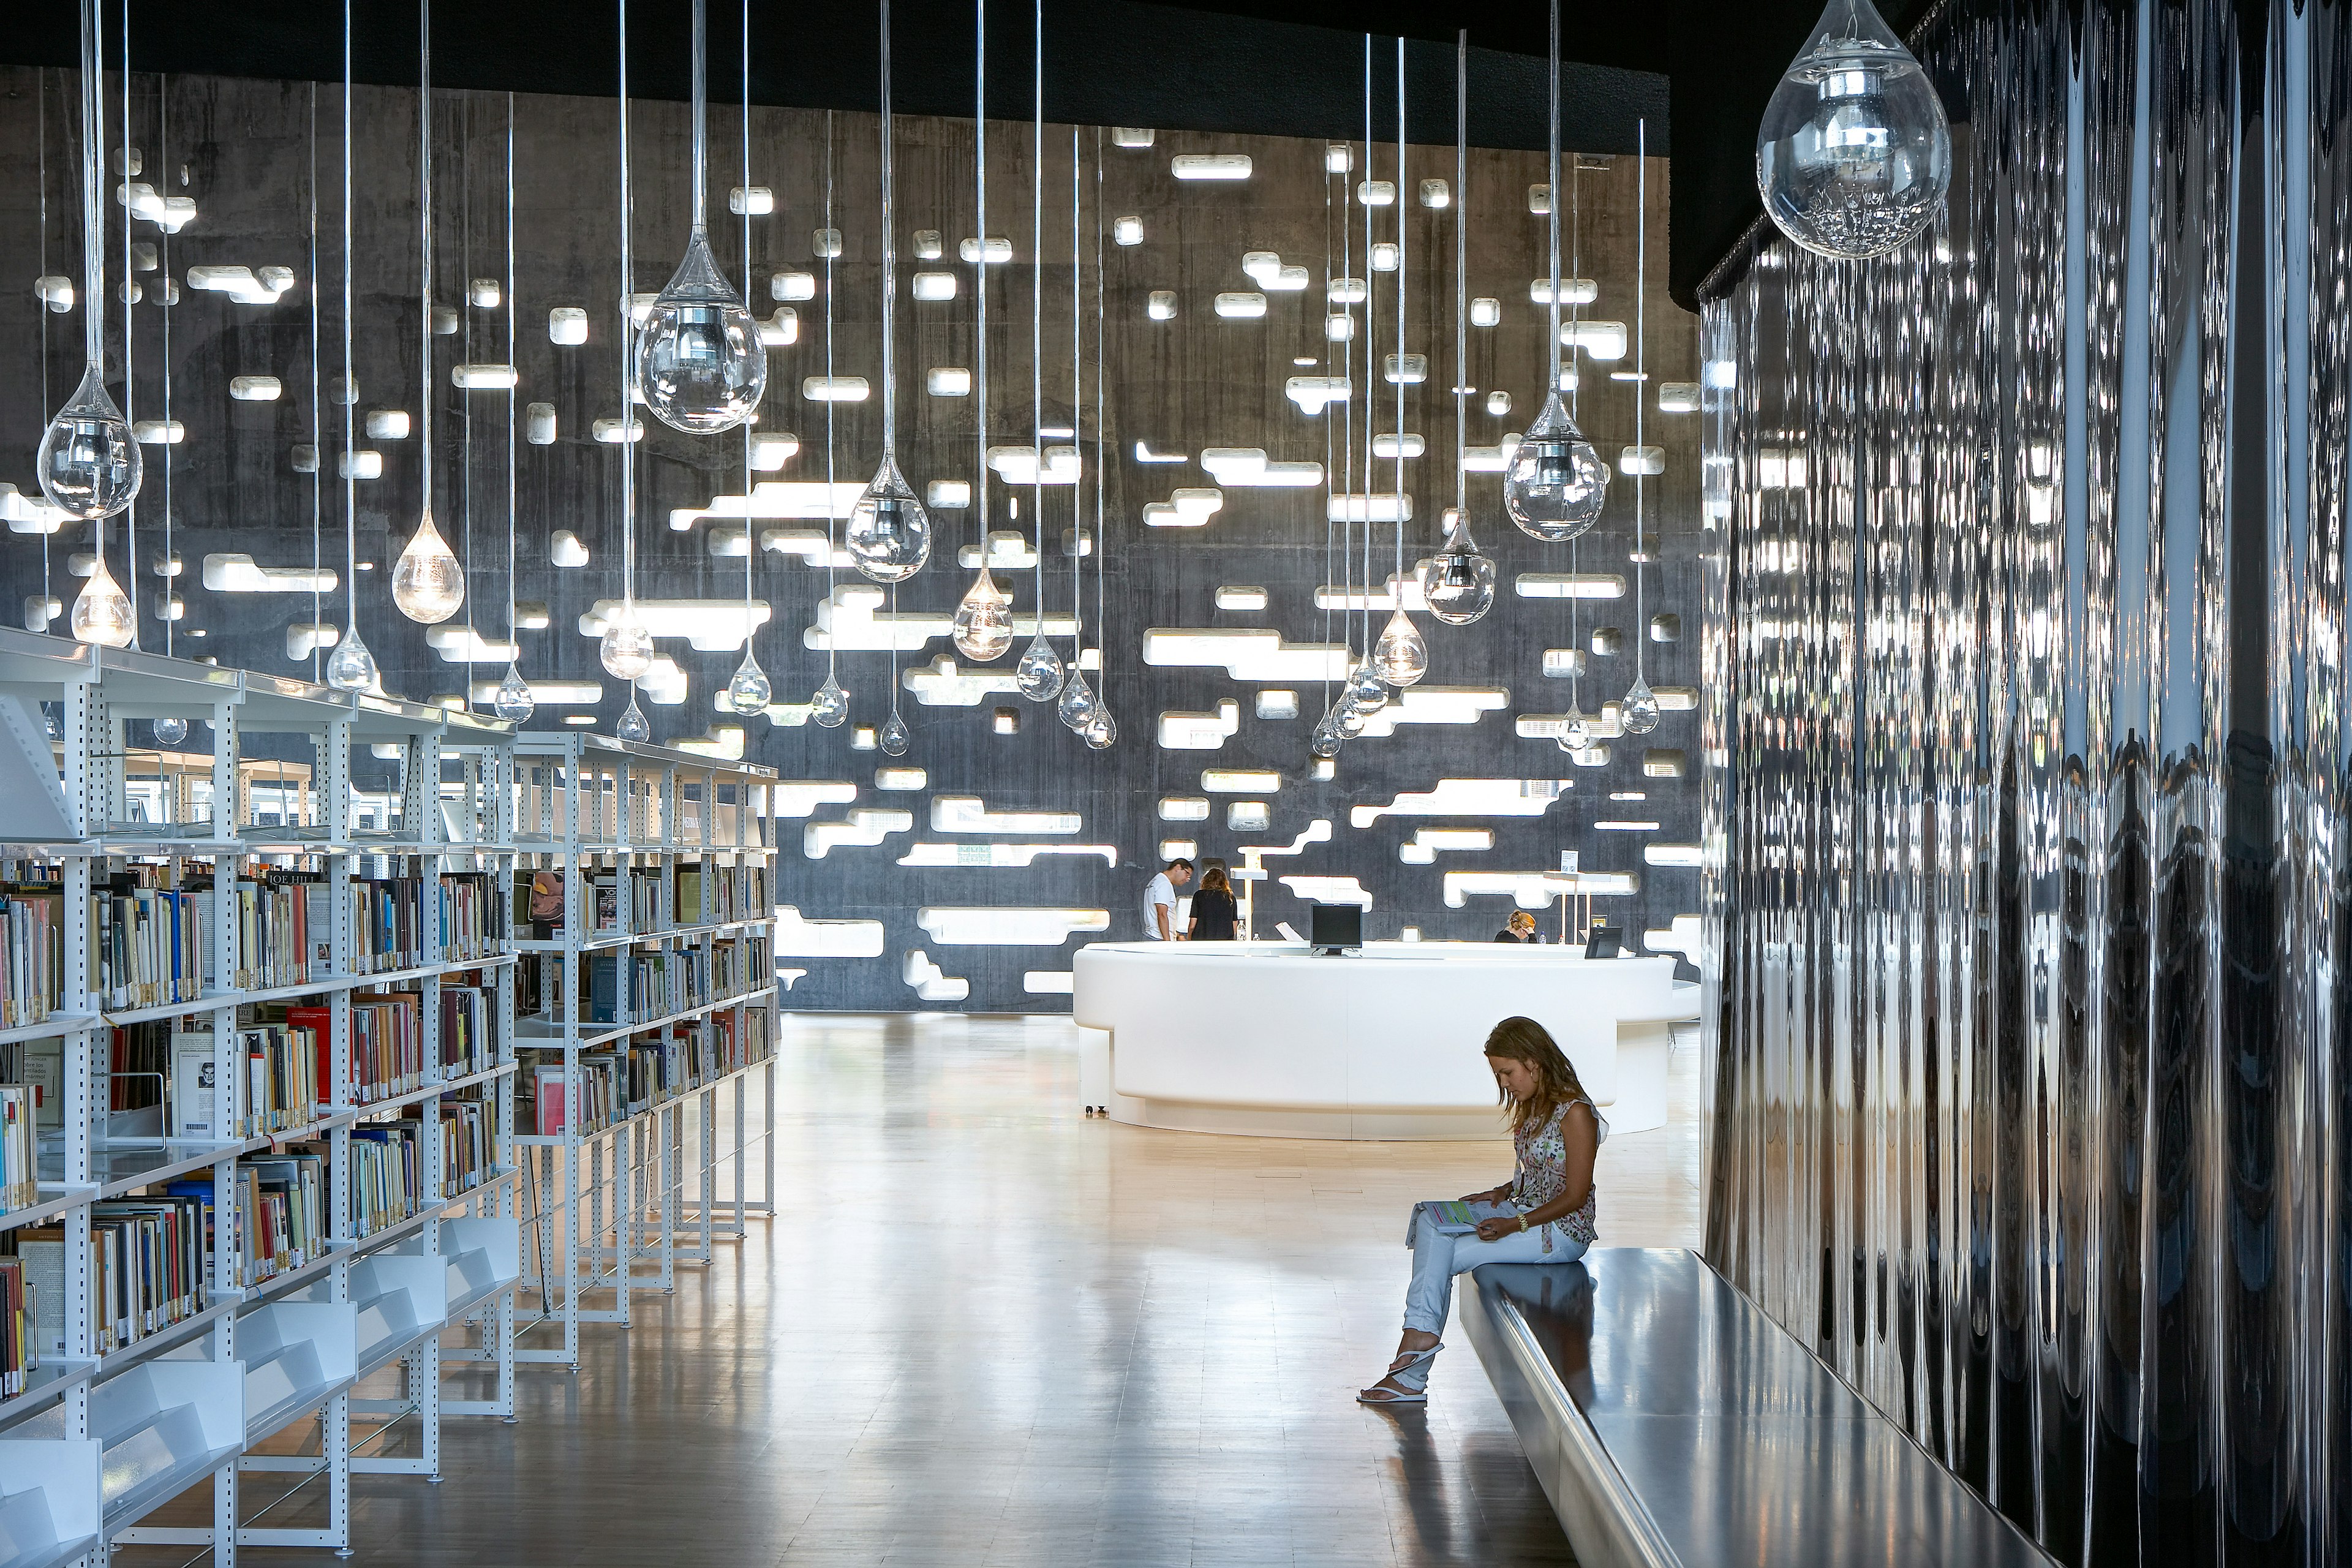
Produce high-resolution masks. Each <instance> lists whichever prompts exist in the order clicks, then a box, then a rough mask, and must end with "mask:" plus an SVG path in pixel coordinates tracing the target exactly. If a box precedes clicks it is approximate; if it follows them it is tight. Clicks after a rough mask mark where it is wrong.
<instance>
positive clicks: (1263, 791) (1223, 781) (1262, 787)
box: [1201, 768, 1282, 795]
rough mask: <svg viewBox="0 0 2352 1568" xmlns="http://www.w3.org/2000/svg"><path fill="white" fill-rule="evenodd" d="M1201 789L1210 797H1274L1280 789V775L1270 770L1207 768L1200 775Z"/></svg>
mask: <svg viewBox="0 0 2352 1568" xmlns="http://www.w3.org/2000/svg"><path fill="white" fill-rule="evenodd" d="M1201 787H1202V789H1204V790H1207V791H1208V792H1209V793H1210V794H1211V795H1275V794H1278V793H1279V792H1280V791H1281V789H1282V775H1281V774H1280V773H1276V772H1274V771H1273V770H1272V769H1260V768H1209V769H1207V770H1205V771H1203V772H1202V774H1201Z"/></svg>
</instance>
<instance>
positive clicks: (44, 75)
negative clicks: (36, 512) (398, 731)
mask: <svg viewBox="0 0 2352 1568" xmlns="http://www.w3.org/2000/svg"><path fill="white" fill-rule="evenodd" d="M33 91H34V105H35V108H36V110H37V113H36V114H35V115H34V132H33V135H34V147H35V156H36V159H37V166H38V168H39V170H40V174H41V180H40V187H41V191H40V203H41V276H42V277H44V278H47V276H49V73H48V72H47V70H46V69H43V68H38V67H36V68H35V69H34V71H33ZM50 314H51V312H50V310H49V309H48V301H47V300H42V301H41V418H42V421H43V426H44V427H45V428H46V427H47V419H48V415H49V316H50ZM51 594H52V589H51V586H50V583H49V531H48V530H47V529H43V530H42V531H41V629H42V630H43V631H45V632H46V631H47V630H48V629H49V627H50V626H51V625H52V623H53V622H54V621H55V620H56V617H55V616H51V615H50V614H49V599H50V596H51ZM312 618H313V619H316V618H317V617H315V616H313V617H312Z"/></svg>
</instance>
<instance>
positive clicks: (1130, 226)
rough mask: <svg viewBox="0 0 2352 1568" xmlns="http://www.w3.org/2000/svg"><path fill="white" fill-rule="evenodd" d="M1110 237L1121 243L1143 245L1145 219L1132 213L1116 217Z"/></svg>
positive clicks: (1111, 227)
mask: <svg viewBox="0 0 2352 1568" xmlns="http://www.w3.org/2000/svg"><path fill="white" fill-rule="evenodd" d="M1110 237H1111V238H1112V239H1113V240H1115V241H1117V242H1118V244H1120V245H1141V244H1142V243H1143V220H1142V219H1141V218H1139V217H1138V216H1134V215H1133V214H1131V213H1130V214H1129V215H1128V216H1125V217H1122V218H1117V219H1114V220H1113V221H1112V223H1111V226H1110Z"/></svg>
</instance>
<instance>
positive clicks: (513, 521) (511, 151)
mask: <svg viewBox="0 0 2352 1568" xmlns="http://www.w3.org/2000/svg"><path fill="white" fill-rule="evenodd" d="M520 308H521V307H520V304H519V303H518V302H517V301H516V300H515V102H514V94H513V93H511V92H509V93H508V94H507V369H508V371H509V373H510V374H513V375H514V376H515V378H516V379H515V384H514V385H512V386H510V387H509V388H508V389H507V646H508V647H509V649H511V650H512V651H511V652H509V654H508V656H507V658H508V662H509V663H510V664H511V663H513V662H515V661H516V660H517V659H518V658H520V656H521V653H522V640H521V638H520V637H519V636H518V635H517V629H516V626H515V529H516V526H517V523H518V521H519V520H518V518H517V516H516V512H517V510H518V508H517V506H516V486H515V476H516V470H517V469H518V468H520V466H521V454H520V452H519V451H518V450H517V443H516V439H515V437H516V432H517V421H516V417H515V405H517V404H518V403H520V402H521V401H522V380H521V377H522V365H521V362H520V360H518V359H517V358H516V355H515V312H516V311H517V310H520Z"/></svg>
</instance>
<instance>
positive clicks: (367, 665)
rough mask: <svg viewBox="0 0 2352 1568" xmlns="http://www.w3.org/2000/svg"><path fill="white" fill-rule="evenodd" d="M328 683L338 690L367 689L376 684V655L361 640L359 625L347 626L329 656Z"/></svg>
mask: <svg viewBox="0 0 2352 1568" xmlns="http://www.w3.org/2000/svg"><path fill="white" fill-rule="evenodd" d="M326 676H327V684H328V685H330V686H331V687H333V688H334V689H336V690H338V691H366V690H369V689H372V688H373V686H374V685H375V678H376V669H375V655H373V654H372V653H370V652H368V646H367V644H366V643H364V642H362V641H361V640H360V629H359V627H357V626H346V627H344V628H343V635H342V636H341V637H339V638H337V639H336V641H335V651H334V652H332V653H331V654H329V655H328V656H327V668H326Z"/></svg>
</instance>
